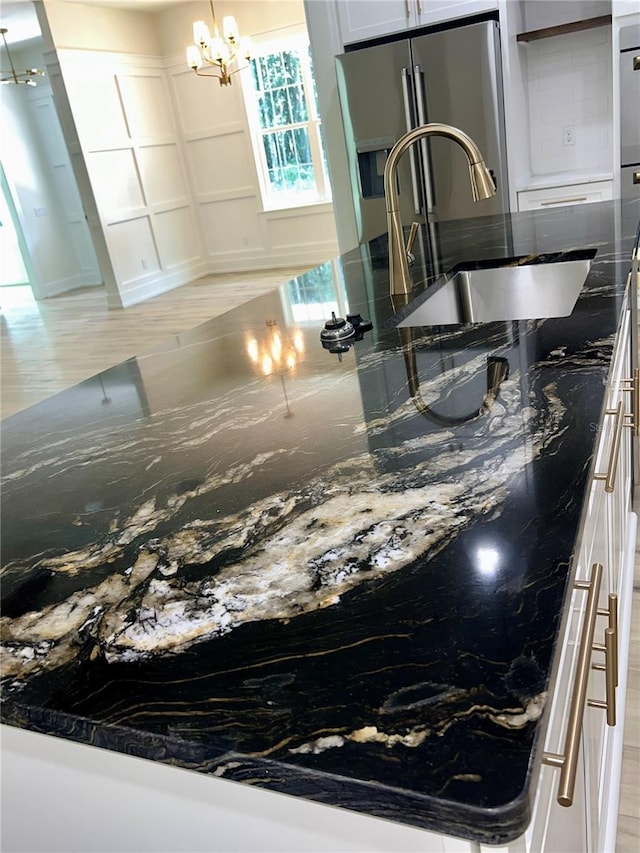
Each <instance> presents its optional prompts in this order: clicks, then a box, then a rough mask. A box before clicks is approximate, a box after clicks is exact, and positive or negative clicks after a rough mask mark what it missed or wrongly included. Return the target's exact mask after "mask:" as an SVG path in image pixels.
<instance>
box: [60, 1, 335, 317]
mask: <svg viewBox="0 0 640 853" xmlns="http://www.w3.org/2000/svg"><path fill="white" fill-rule="evenodd" d="M44 8H45V11H46V16H47V23H48V27H49V29H50V32H51V39H52V42H53V45H55V50H56V53H57V57H58V60H59V63H60V68H61V70H62V74H63V78H64V81H65V87H66V91H67V96H68V98H69V103H70V107H71V112H72V114H73V118H74V123H75V127H76V130H77V133H78V137H79V140H80V145H81V148H82V152H83V155H84V159H85V161H86V165H87V170H88V173H89V178H90V182H91V186H92V190H93V195H94V197H95V200H96V204H97V208H98V213H99V218H100V222H101V225H102V229H103V232H104V235H105V240H106V243H107V246H108V251H109V256H110V257H111V260H112V264H113V268H114V271H115V277H116V281H117V288H118V292H119V298H120V301H121V302H122V304H123V305H127V304H131V303H132V302H137V301H140V300H141V299H144V298H147V297H148V296H150V295H153V294H155V293H159V292H162V291H163V290H167V289H169V288H171V287H175V286H177V285H179V284H182V283H184V282H186V281H190V280H193V279H194V278H196V277H198V276H200V275H203V274H205V273H211V272H228V271H241V270H251V269H268V268H277V267H286V266H291V265H298V264H301V265H305V264H308V265H309V266H314V265H315V264H317V263H320V262H322V261H324V260H326V259H327V258H329V257H331V256H333V255H335V254H336V252H337V250H338V247H337V238H336V232H335V224H334V220H333V213H332V206H331V205H330V204H324V205H314V206H306V207H301V208H296V209H295V210H289V211H270V212H266V211H263V210H262V202H261V198H260V192H259V185H258V179H257V174H256V170H255V165H254V161H253V154H252V149H251V139H250V135H249V134H250V131H249V126H248V123H247V119H246V114H245V108H244V102H243V100H242V93H241V90H240V85H239V83H240V81H239V79H238V77H237V76H236V77H235V78H234V83H233V84H232V85H231V86H227V87H221V86H220V85H219V84H218V82H217V81H216V80H206V79H202V78H198V77H196V75H195V74H194V73H193V72H192V71H191V70H190V69H188V68H187V66H186V63H185V59H184V48H185V47H186V45H187V44H189V43H190V42H191V40H192V22H193V21H194V20H196V19H198V18H203V19H205V20H209V19H210V10H209V4H208V3H201V2H196V3H180V2H177V3H176V4H174V5H173V6H171V7H168V8H167V9H166V10H164V11H162V12H160V13H156V14H146V13H141V12H131V11H125V10H122V9H118V8H101V7H96V6H93V5H88V4H77V3H68V2H62V0H46V2H45V4H44ZM226 13H233V14H235V16H236V19H237V20H238V24H239V27H240V30H241V32H242V33H243V34H248V35H256V34H258V33H259V32H265V31H271V30H274V29H277V28H279V27H282V26H284V25H286V24H291V23H299V22H303V21H304V13H303V8H302V3H301V2H298V1H297V0H291V2H289V0H287V2H278V3H268V4H267V3H264V2H258V0H255V2H254V0H246V2H230V1H229V2H226V3H221V4H219V5H218V4H216V15H217V16H218V19H219V21H220V20H221V18H222V16H223V15H224V14H226ZM258 27H259V29H257V28H258ZM112 303H113V300H112Z"/></svg>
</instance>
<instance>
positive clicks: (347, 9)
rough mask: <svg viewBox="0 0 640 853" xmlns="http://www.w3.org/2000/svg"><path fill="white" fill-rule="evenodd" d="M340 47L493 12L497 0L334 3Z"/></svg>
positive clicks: (339, 0)
mask: <svg viewBox="0 0 640 853" xmlns="http://www.w3.org/2000/svg"><path fill="white" fill-rule="evenodd" d="M336 6H337V10H338V19H339V22H340V32H341V34H342V41H343V43H344V44H350V43H352V42H357V41H362V40H363V39H370V38H376V37H378V36H385V35H390V34H392V33H398V32H402V31H403V30H407V29H411V28H413V27H422V26H427V25H430V24H438V23H441V22H442V21H448V20H452V19H455V18H462V17H467V16H468V15H477V14H479V13H481V12H487V11H490V10H492V9H497V7H498V3H497V0H375V2H372V0H337V2H336Z"/></svg>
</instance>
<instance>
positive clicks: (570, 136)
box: [562, 124, 576, 145]
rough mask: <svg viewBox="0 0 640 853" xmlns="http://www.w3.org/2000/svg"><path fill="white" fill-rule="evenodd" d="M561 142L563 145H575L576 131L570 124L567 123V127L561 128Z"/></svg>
mask: <svg viewBox="0 0 640 853" xmlns="http://www.w3.org/2000/svg"><path fill="white" fill-rule="evenodd" d="M562 144H563V145H575V144H576V131H575V128H574V126H573V125H572V124H570V125H567V127H563V128H562Z"/></svg>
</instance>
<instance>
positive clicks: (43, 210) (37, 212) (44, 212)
mask: <svg viewBox="0 0 640 853" xmlns="http://www.w3.org/2000/svg"><path fill="white" fill-rule="evenodd" d="M33 212H34V213H35V215H36V216H46V215H47V208H46V207H34V208H33Z"/></svg>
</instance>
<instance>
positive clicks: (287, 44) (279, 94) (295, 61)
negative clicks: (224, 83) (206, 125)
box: [243, 35, 331, 209]
mask: <svg viewBox="0 0 640 853" xmlns="http://www.w3.org/2000/svg"><path fill="white" fill-rule="evenodd" d="M256 51H257V53H256V55H255V56H254V58H253V59H252V60H251V61H250V63H249V64H250V74H249V73H246V75H245V77H244V84H243V88H244V92H245V102H246V105H247V112H248V116H249V124H250V126H251V129H252V136H253V147H254V154H255V157H256V164H257V166H258V177H259V181H260V188H261V191H262V200H263V204H264V207H265V208H270V209H274V208H285V207H295V206H297V205H301V204H309V203H313V202H323V201H330V199H331V191H330V188H329V181H328V178H327V168H326V158H325V154H324V145H323V141H322V132H321V125H320V117H319V112H318V101H317V93H316V87H315V81H314V79H313V68H312V64H311V54H310V51H309V42H308V38H306V36H301V35H296V36H288V37H285V38H281V39H278V40H277V41H270V42H268V43H264V44H262V45H260V46H259V47H258V48H257V49H256Z"/></svg>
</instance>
